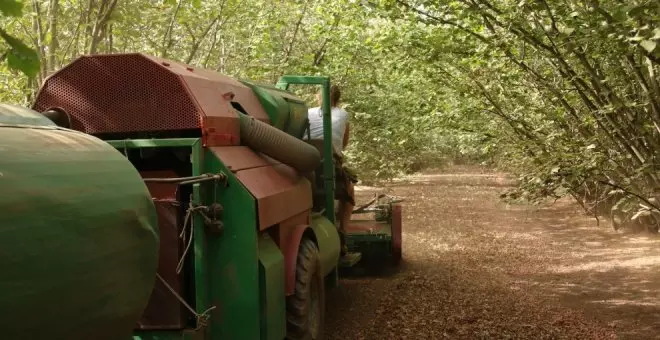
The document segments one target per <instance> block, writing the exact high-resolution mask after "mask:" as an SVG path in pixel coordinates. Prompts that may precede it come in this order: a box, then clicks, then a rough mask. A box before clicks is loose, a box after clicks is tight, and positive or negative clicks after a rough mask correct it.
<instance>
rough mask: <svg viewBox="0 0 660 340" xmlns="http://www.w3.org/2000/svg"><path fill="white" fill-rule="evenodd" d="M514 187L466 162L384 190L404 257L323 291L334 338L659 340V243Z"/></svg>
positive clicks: (366, 192)
mask: <svg viewBox="0 0 660 340" xmlns="http://www.w3.org/2000/svg"><path fill="white" fill-rule="evenodd" d="M511 184H512V181H511V180H510V179H509V178H507V177H506V176H505V175H504V174H498V173H491V172H487V171H485V170H482V169H479V168H465V167H464V168H451V169H445V170H442V171H440V172H436V173H435V174H433V173H432V174H424V175H417V176H413V177H410V178H407V179H405V180H402V181H400V182H397V183H394V184H392V185H388V186H387V187H386V190H387V191H388V192H390V193H392V194H394V195H397V196H401V197H404V198H405V199H406V202H405V203H404V225H403V228H404V229H403V230H404V234H403V257H404V261H403V263H402V265H401V267H400V269H399V270H398V271H397V272H395V273H390V274H386V275H384V274H383V275H378V276H371V277H359V278H348V279H342V281H341V286H340V287H338V288H336V289H334V290H332V291H331V292H329V293H328V306H327V315H326V317H327V323H326V332H327V334H329V336H328V338H329V339H342V340H346V339H379V340H389V339H579V340H582V339H635V340H638V339H640V340H641V339H660V292H659V290H658V288H660V238H658V237H655V236H649V235H629V234H622V233H617V232H614V231H613V230H612V228H611V226H610V225H609V223H607V222H606V221H603V220H601V221H600V226H598V225H597V223H596V220H595V219H594V218H593V217H589V216H585V215H584V214H583V213H582V212H581V211H580V210H579V208H578V207H577V205H576V204H573V203H572V202H570V201H568V200H567V201H559V202H556V203H554V204H548V205H545V206H540V207H532V206H520V205H518V206H515V205H507V204H505V203H503V202H501V201H500V200H499V198H498V195H499V194H500V193H501V192H502V191H503V190H505V189H506V188H507V186H510V185H511ZM359 189H361V190H360V191H359V192H358V195H359V196H360V199H359V200H358V204H359V202H364V201H366V200H367V198H366V197H370V195H372V194H373V191H372V189H373V188H359Z"/></svg>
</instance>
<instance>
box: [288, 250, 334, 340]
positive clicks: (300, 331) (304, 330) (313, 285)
mask: <svg viewBox="0 0 660 340" xmlns="http://www.w3.org/2000/svg"><path fill="white" fill-rule="evenodd" d="M286 302H287V304H286V312H287V315H286V321H287V327H286V328H287V339H289V340H318V339H321V338H322V335H323V323H324V310H325V291H324V287H323V275H322V274H321V262H320V257H319V250H318V248H317V247H316V244H314V242H313V241H312V240H310V239H307V238H305V239H303V240H302V241H301V242H300V248H299V250H298V258H297V260H296V288H295V290H294V292H293V295H291V296H289V297H287V301H286Z"/></svg>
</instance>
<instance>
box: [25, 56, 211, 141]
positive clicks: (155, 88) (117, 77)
mask: <svg viewBox="0 0 660 340" xmlns="http://www.w3.org/2000/svg"><path fill="white" fill-rule="evenodd" d="M33 108H34V109H35V110H36V111H39V112H43V111H46V110H49V109H53V108H56V109H60V110H61V111H64V112H66V113H67V114H69V115H70V117H71V123H72V126H71V127H72V129H74V130H78V131H83V132H86V133H89V134H99V133H117V132H144V131H164V130H186V129H194V128H199V125H200V119H201V117H202V110H201V109H200V108H199V107H197V105H196V103H194V101H193V99H192V98H191V96H190V94H189V93H188V90H187V89H186V88H185V86H183V83H182V81H181V79H180V77H179V76H178V75H177V74H174V73H172V72H168V71H167V70H166V69H164V68H163V67H162V66H161V65H159V64H156V63H154V62H153V61H151V60H149V59H147V58H145V57H144V56H142V55H140V54H116V55H93V56H83V57H80V58H78V59H76V60H75V61H73V62H72V63H71V64H69V65H67V66H66V67H64V68H62V69H60V70H59V71H57V72H55V73H54V74H53V75H51V76H50V77H49V78H48V79H47V80H46V81H45V82H44V84H43V86H42V87H41V89H40V90H39V93H38V94H37V97H36V101H35V104H34V106H33Z"/></svg>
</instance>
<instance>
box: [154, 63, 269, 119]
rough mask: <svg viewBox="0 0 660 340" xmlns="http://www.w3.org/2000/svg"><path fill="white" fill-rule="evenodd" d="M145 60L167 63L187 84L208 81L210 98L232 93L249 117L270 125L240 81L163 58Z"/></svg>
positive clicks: (204, 108) (262, 110)
mask: <svg viewBox="0 0 660 340" xmlns="http://www.w3.org/2000/svg"><path fill="white" fill-rule="evenodd" d="M147 58H150V59H151V60H153V61H154V62H156V63H161V64H162V63H168V64H169V65H168V67H169V68H170V70H171V71H172V72H174V73H177V74H179V75H181V76H182V77H183V79H184V81H186V82H187V83H190V82H191V81H194V80H193V79H195V78H197V79H206V80H208V81H210V82H211V83H213V84H214V87H213V90H214V94H213V96H212V98H218V97H221V96H222V95H224V94H226V93H232V94H233V95H234V96H233V99H232V100H233V101H235V102H237V103H239V104H241V106H242V107H243V108H244V109H245V111H247V113H248V114H249V115H250V116H252V117H254V118H256V119H258V120H261V121H263V122H266V123H269V124H270V118H269V117H268V114H266V111H265V110H264V108H263V107H262V106H261V104H260V102H259V99H258V98H257V96H256V95H255V94H254V92H253V91H252V89H251V88H249V87H247V86H245V85H244V84H243V83H241V82H240V81H238V80H236V79H234V78H231V77H228V76H226V75H223V74H221V73H218V72H215V71H211V70H206V69H202V68H195V67H192V66H189V65H185V64H182V63H178V62H174V61H171V60H167V59H163V58H158V57H153V56H147ZM193 93H194V94H195V96H196V97H197V96H198V95H197V93H196V92H195V91H193ZM202 108H203V110H204V112H206V114H207V115H208V116H212V114H209V113H208V112H207V110H209V109H210V107H206V106H204V105H202Z"/></svg>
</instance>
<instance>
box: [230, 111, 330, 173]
mask: <svg viewBox="0 0 660 340" xmlns="http://www.w3.org/2000/svg"><path fill="white" fill-rule="evenodd" d="M238 116H239V118H240V122H241V143H242V144H244V145H247V146H249V147H250V148H252V149H253V150H255V151H259V152H262V153H264V154H266V155H267V156H269V157H272V158H274V159H276V160H278V161H280V162H282V163H284V164H286V165H289V166H291V167H293V168H294V169H296V170H298V171H299V172H301V173H309V172H311V171H314V170H316V168H317V167H318V166H319V164H320V163H321V154H320V153H319V151H318V150H317V149H316V148H315V147H314V146H312V145H310V144H307V143H305V142H304V141H302V140H300V139H298V138H296V137H293V136H291V135H289V134H288V133H286V132H284V131H282V130H280V129H278V128H275V127H272V126H270V125H268V124H266V123H264V122H261V121H258V120H256V119H254V117H250V116H248V115H245V114H243V113H240V112H238Z"/></svg>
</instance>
